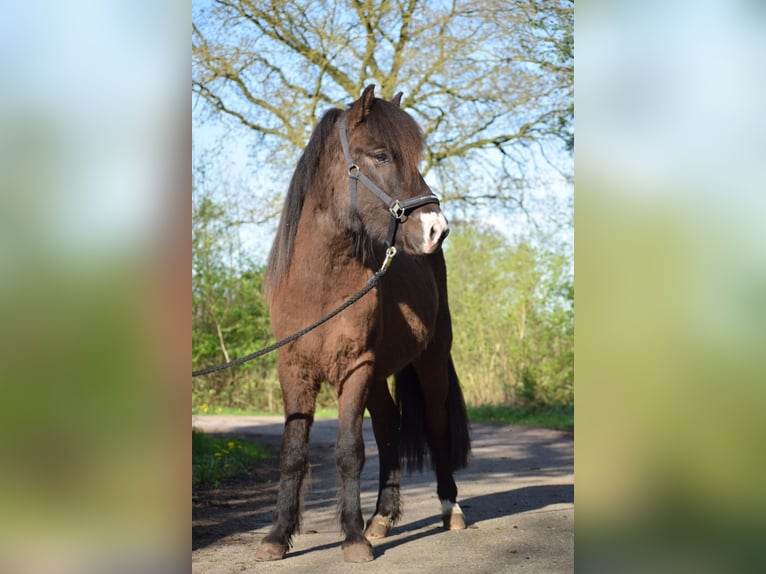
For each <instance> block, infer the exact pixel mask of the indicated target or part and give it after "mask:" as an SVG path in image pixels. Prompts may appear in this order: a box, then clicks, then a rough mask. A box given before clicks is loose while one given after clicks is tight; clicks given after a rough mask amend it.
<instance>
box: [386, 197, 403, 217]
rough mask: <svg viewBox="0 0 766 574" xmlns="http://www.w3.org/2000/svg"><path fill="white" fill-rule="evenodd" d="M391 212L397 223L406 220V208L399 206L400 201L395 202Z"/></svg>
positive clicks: (390, 209)
mask: <svg viewBox="0 0 766 574" xmlns="http://www.w3.org/2000/svg"><path fill="white" fill-rule="evenodd" d="M389 211H390V212H391V215H393V216H394V219H396V220H397V221H401V222H403V221H404V220H405V218H406V215H405V213H404V208H403V207H402V206H401V205H400V204H399V200H395V201H394V204H393V205H392V206H391V207H390V208H389Z"/></svg>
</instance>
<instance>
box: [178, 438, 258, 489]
mask: <svg viewBox="0 0 766 574" xmlns="http://www.w3.org/2000/svg"><path fill="white" fill-rule="evenodd" d="M268 456H269V452H268V451H266V449H264V448H263V447H261V446H259V445H257V444H255V443H253V442H249V441H246V440H244V439H241V438H228V437H214V436H210V435H206V434H204V433H202V432H200V431H197V430H194V429H192V485H194V486H217V485H218V484H219V483H220V481H221V479H223V478H225V477H227V476H233V475H235V474H239V473H242V472H244V471H246V470H248V469H249V468H251V467H252V465H253V463H254V462H256V461H259V460H263V459H265V458H267V457H268Z"/></svg>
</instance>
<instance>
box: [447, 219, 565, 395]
mask: <svg viewBox="0 0 766 574" xmlns="http://www.w3.org/2000/svg"><path fill="white" fill-rule="evenodd" d="M455 227H456V229H455V232H454V233H453V234H451V235H450V238H449V241H448V245H447V247H446V249H445V255H446V258H447V268H448V270H449V276H448V280H449V293H450V307H451V310H452V322H453V333H454V342H453V356H454V359H455V366H456V368H457V370H458V374H459V376H460V378H461V381H462V383H463V390H464V393H465V398H466V402H467V403H468V404H469V405H512V406H518V407H525V408H529V407H532V406H540V405H571V404H572V403H573V400H574V283H573V278H572V272H571V261H570V259H569V258H568V257H567V256H566V255H565V254H564V253H562V252H557V251H551V250H546V249H544V248H542V247H540V246H538V245H537V244H536V242H535V241H534V238H533V237H528V238H524V239H521V240H517V241H516V242H514V243H512V242H511V241H510V240H508V239H507V238H505V237H504V236H502V235H501V234H500V233H499V232H497V231H495V230H492V229H488V228H481V227H478V226H476V225H466V224H463V225H457V226H455Z"/></svg>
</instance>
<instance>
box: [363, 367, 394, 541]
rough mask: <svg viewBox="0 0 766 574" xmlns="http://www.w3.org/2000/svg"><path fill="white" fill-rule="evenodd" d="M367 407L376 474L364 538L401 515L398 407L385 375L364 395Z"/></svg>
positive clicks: (381, 533) (383, 531)
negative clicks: (374, 500)
mask: <svg viewBox="0 0 766 574" xmlns="http://www.w3.org/2000/svg"><path fill="white" fill-rule="evenodd" d="M367 410H369V411H370V416H371V417H372V429H373V431H374V433H375V442H376V443H377V444H378V456H379V459H380V478H379V487H378V502H377V504H376V505H375V514H373V516H372V518H370V520H369V522H368V523H367V529H366V530H365V531H364V535H365V537H366V538H367V539H368V540H375V539H378V538H385V537H386V536H387V535H388V533H389V531H390V530H391V528H392V527H393V525H394V524H396V522H398V520H399V518H400V516H401V513H402V512H401V499H400V496H399V484H400V480H401V463H400V460H399V409H397V407H396V404H395V403H394V400H393V399H392V398H391V394H390V393H389V392H388V385H387V384H386V381H385V379H381V380H376V381H373V383H372V386H371V388H370V394H369V396H368V398H367Z"/></svg>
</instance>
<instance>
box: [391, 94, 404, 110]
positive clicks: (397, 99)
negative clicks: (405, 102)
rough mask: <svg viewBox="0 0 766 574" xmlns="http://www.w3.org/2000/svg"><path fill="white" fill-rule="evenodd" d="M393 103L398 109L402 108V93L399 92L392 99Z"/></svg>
mask: <svg viewBox="0 0 766 574" xmlns="http://www.w3.org/2000/svg"><path fill="white" fill-rule="evenodd" d="M391 103H392V104H394V105H395V106H396V107H397V108H400V107H402V92H399V93H398V94H396V95H395V96H394V97H393V98H391Z"/></svg>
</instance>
